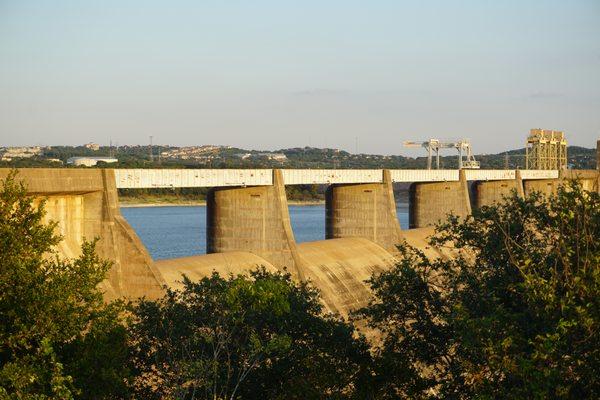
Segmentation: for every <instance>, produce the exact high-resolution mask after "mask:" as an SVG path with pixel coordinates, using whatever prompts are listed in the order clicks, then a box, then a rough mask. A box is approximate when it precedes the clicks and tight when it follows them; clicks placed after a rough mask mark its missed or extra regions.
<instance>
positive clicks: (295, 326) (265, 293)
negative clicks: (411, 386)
mask: <svg viewBox="0 0 600 400" xmlns="http://www.w3.org/2000/svg"><path fill="white" fill-rule="evenodd" d="M184 283H185V288H184V290H182V291H170V292H169V293H168V294H167V296H166V297H165V298H163V299H162V300H160V301H158V302H147V301H145V302H142V303H140V304H139V306H137V307H136V308H135V311H134V314H135V322H134V323H133V325H132V326H131V335H132V338H131V339H132V345H133V346H132V347H133V364H134V366H135V369H136V373H137V376H138V377H139V378H138V379H137V380H136V393H137V394H139V395H142V397H143V398H157V399H158V398H194V397H196V398H207V399H208V398H210V399H212V398H216V399H230V398H244V399H294V398H295V399H304V398H313V399H318V398H349V397H352V396H355V395H357V394H358V393H359V390H360V388H359V387H357V386H355V384H359V385H360V384H361V383H362V381H363V379H364V369H365V368H366V367H368V365H369V363H368V361H369V359H370V357H369V352H368V346H367V344H366V342H365V341H364V340H363V339H356V338H355V337H354V336H353V335H354V333H355V332H354V330H353V328H352V326H351V325H349V324H346V323H344V322H342V321H339V320H337V319H335V318H333V317H325V316H323V312H322V306H321V304H320V302H319V300H318V295H317V293H316V291H315V290H314V289H310V288H309V287H307V286H306V285H304V284H303V285H296V284H294V283H292V282H291V281H290V277H289V275H281V274H273V273H268V272H266V271H264V270H258V271H255V272H253V273H252V276H251V279H250V278H248V277H244V276H236V277H234V276H231V277H229V278H227V279H225V278H222V277H220V276H219V275H217V274H216V273H215V274H213V275H212V276H211V277H207V278H204V279H202V280H201V281H200V282H197V283H193V282H190V281H189V280H185V282H184ZM361 397H362V398H364V397H363V396H361Z"/></svg>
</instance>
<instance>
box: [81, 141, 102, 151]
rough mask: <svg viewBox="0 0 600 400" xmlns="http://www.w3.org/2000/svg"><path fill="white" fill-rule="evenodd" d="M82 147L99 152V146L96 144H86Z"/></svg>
mask: <svg viewBox="0 0 600 400" xmlns="http://www.w3.org/2000/svg"><path fill="white" fill-rule="evenodd" d="M83 147H85V148H86V149H90V150H93V151H98V150H100V145H99V144H97V143H86V144H84V145H83Z"/></svg>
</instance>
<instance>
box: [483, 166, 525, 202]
mask: <svg viewBox="0 0 600 400" xmlns="http://www.w3.org/2000/svg"><path fill="white" fill-rule="evenodd" d="M515 192H516V193H517V195H518V196H520V197H524V195H525V192H524V188H523V180H522V179H521V171H519V170H517V171H516V176H515V179H513V180H504V181H478V182H475V184H474V185H473V194H474V202H473V203H474V205H475V207H477V208H479V207H483V206H490V205H492V204H494V203H499V202H501V201H502V200H503V199H504V198H505V197H509V196H511V195H512V194H513V193H515Z"/></svg>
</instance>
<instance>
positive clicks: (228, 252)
mask: <svg viewBox="0 0 600 400" xmlns="http://www.w3.org/2000/svg"><path fill="white" fill-rule="evenodd" d="M9 172H10V170H8V169H0V179H4V178H5V177H6V176H7V175H8V174H9ZM17 179H19V180H22V181H23V182H24V184H25V185H26V187H27V188H28V191H29V193H30V194H32V195H34V196H35V197H36V199H37V200H36V201H39V199H46V210H47V216H46V219H47V220H54V221H57V222H58V227H57V229H58V230H59V233H60V234H61V235H62V236H63V242H61V244H60V245H59V248H58V251H59V253H60V254H61V255H62V256H65V257H75V256H77V255H78V254H79V253H80V246H81V243H82V242H83V239H84V238H87V239H92V238H94V237H98V238H99V242H98V245H97V252H98V255H99V256H100V257H101V258H104V259H107V260H109V261H111V262H112V263H113V267H112V268H111V270H110V271H109V274H108V277H107V279H106V281H105V282H104V283H103V284H102V289H103V291H104V293H105V297H106V298H107V299H111V298H118V297H126V298H138V297H142V296H146V297H148V298H155V297H158V296H161V295H162V293H163V287H164V286H165V285H167V284H169V283H170V284H171V285H172V284H173V282H174V281H175V280H174V278H173V277H172V274H168V273H166V272H165V273H163V272H161V270H163V269H164V268H163V266H164V265H167V264H168V262H175V261H176V260H171V261H168V260H167V261H159V262H156V263H155V262H154V260H152V258H151V257H150V255H149V253H148V251H147V249H146V248H145V246H144V245H143V243H142V242H141V240H140V239H139V237H138V236H137V234H136V232H135V231H134V230H133V229H132V228H131V226H130V225H129V224H128V223H127V221H126V220H125V219H124V218H123V216H122V214H121V212H120V209H119V205H118V204H119V202H118V195H117V188H148V187H150V188H152V187H206V186H208V185H213V186H210V187H211V190H210V192H209V196H208V202H207V208H208V210H207V228H208V229H207V231H208V235H207V248H208V250H209V252H210V253H214V254H209V255H207V256H198V257H209V258H204V259H202V260H201V259H199V258H197V257H192V258H189V259H187V260H184V259H179V260H178V261H177V263H178V264H179V265H180V268H181V269H182V272H186V274H188V275H190V276H196V277H201V276H203V274H206V273H207V271H208V270H207V268H209V267H207V265H211V264H212V265H213V268H214V269H215V270H219V272H233V271H238V270H239V271H242V270H246V269H247V266H248V265H250V264H254V263H256V262H257V261H261V264H265V266H267V267H269V268H271V267H272V268H275V269H277V270H284V269H285V270H287V271H289V272H290V273H291V274H292V276H293V277H294V279H298V280H310V281H312V282H313V283H314V284H315V285H316V286H317V287H318V288H319V289H321V291H322V293H323V297H324V302H325V304H326V305H327V308H328V309H330V310H331V311H335V312H339V313H340V314H346V313H347V312H348V311H349V310H350V309H352V308H355V307H357V306H360V305H362V304H364V302H365V301H366V300H367V299H368V291H365V290H366V286H365V284H364V280H365V279H366V278H368V277H369V276H370V275H371V274H372V273H373V272H377V271H380V270H384V269H386V268H389V267H390V266H391V265H393V262H394V258H393V257H394V254H393V253H394V249H395V246H396V244H398V243H399V242H400V241H404V240H406V241H408V242H409V243H411V242H412V243H411V244H413V245H415V246H416V247H418V248H421V249H424V250H425V251H426V252H427V253H428V255H429V256H432V257H437V256H444V254H443V252H441V251H439V250H437V249H431V248H429V247H428V245H427V243H426V234H427V232H430V229H429V230H428V229H414V230H413V229H411V230H408V231H406V230H405V231H403V230H402V229H401V228H400V226H399V223H398V219H397V218H394V216H395V209H394V208H393V207H394V204H395V202H394V199H393V191H392V190H391V185H392V184H393V183H395V182H412V185H411V189H410V190H411V197H410V203H411V204H410V206H409V209H410V213H409V214H410V215H409V219H410V221H411V227H414V228H424V227H427V226H430V225H432V224H433V223H435V222H436V221H437V220H439V219H442V218H444V217H445V215H446V214H447V213H449V212H455V213H457V214H459V215H462V216H466V215H468V213H469V212H470V211H471V209H472V207H479V206H481V205H485V204H491V203H493V202H496V201H500V200H501V199H502V196H504V195H506V194H509V193H510V190H511V189H515V190H517V193H519V194H520V195H523V194H527V193H529V192H531V191H541V192H544V193H551V192H553V191H555V190H556V187H557V186H558V184H559V183H560V182H561V181H563V180H565V179H578V180H579V181H581V182H582V185H583V186H584V188H586V189H588V190H598V182H599V180H600V177H599V174H598V171H560V172H559V171H514V170H460V171H459V170H445V171H444V170H439V171H438V170H433V171H428V170H413V171H411V170H112V169H70V168H61V169H59V168H56V169H44V168H39V169H37V168H31V169H28V168H24V169H19V170H18V175H17ZM304 183H315V184H329V185H332V186H331V187H330V190H329V195H328V196H329V200H328V201H327V211H326V214H327V218H326V231H327V238H328V239H333V240H325V241H318V242H311V243H296V240H295V237H294V233H293V230H292V228H291V224H290V218H289V211H288V206H287V198H286V195H285V185H288V184H304ZM186 185H187V186H186ZM220 185H221V186H220ZM357 249H360V250H357ZM219 254H220V256H219ZM232 260H234V261H235V262H232ZM262 260H264V262H262ZM165 268H166V267H165ZM228 268H229V269H228Z"/></svg>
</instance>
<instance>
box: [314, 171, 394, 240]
mask: <svg viewBox="0 0 600 400" xmlns="http://www.w3.org/2000/svg"><path fill="white" fill-rule="evenodd" d="M383 180H384V182H383V183H370V184H350V185H343V184H341V185H331V186H329V187H328V188H327V192H326V195H325V209H326V217H325V236H326V238H327V239H338V238H348V237H362V238H366V239H369V240H371V241H373V242H375V243H377V244H379V245H380V246H382V247H383V248H385V249H386V250H388V251H391V252H395V251H396V245H398V244H399V243H401V242H402V232H401V229H400V223H399V222H398V217H397V215H396V202H395V200H394V192H393V188H392V181H391V178H390V173H389V171H387V170H385V171H384V178H383Z"/></svg>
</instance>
